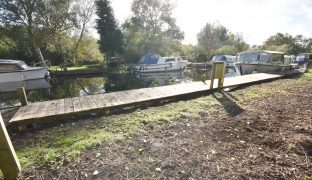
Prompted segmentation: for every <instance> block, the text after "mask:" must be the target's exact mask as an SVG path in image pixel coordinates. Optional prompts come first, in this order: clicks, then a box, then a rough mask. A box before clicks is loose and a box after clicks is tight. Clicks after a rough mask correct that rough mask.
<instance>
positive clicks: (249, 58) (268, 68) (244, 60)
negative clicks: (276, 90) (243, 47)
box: [234, 51, 290, 75]
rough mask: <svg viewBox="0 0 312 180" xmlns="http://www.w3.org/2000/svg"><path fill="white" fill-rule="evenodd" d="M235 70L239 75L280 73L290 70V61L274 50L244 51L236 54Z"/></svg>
mask: <svg viewBox="0 0 312 180" xmlns="http://www.w3.org/2000/svg"><path fill="white" fill-rule="evenodd" d="M234 67H235V70H236V72H237V73H238V74H239V75H246V74H253V73H273V74H281V73H285V72H287V71H289V70H290V62H289V61H285V59H284V54H283V53H282V52H276V51H244V52H242V53H239V54H238V55H237V59H236V63H235V64H234Z"/></svg>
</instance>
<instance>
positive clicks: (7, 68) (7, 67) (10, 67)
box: [0, 64, 20, 72]
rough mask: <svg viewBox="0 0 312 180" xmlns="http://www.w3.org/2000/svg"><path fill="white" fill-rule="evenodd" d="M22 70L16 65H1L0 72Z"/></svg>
mask: <svg viewBox="0 0 312 180" xmlns="http://www.w3.org/2000/svg"><path fill="white" fill-rule="evenodd" d="M18 70H20V69H19V68H18V66H17V65H15V64H1V65H0V72H12V71H18Z"/></svg>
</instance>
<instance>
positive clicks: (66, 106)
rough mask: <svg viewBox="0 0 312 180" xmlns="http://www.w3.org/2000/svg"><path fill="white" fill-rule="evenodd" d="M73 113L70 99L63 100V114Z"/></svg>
mask: <svg viewBox="0 0 312 180" xmlns="http://www.w3.org/2000/svg"><path fill="white" fill-rule="evenodd" d="M71 112H74V104H73V99H72V98H65V99H64V113H71Z"/></svg>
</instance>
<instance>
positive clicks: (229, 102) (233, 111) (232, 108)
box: [212, 91, 244, 117]
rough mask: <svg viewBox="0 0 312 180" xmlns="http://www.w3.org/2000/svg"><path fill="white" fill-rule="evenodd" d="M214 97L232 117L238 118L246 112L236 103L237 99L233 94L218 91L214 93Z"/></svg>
mask: <svg viewBox="0 0 312 180" xmlns="http://www.w3.org/2000/svg"><path fill="white" fill-rule="evenodd" d="M212 96H213V97H214V98H215V99H216V100H217V101H219V102H220V103H221V105H222V106H223V107H224V109H225V111H226V112H227V113H228V114H229V115H230V116H231V117H234V116H237V115H239V114H241V113H243V112H244V109H242V108H241V107H240V106H239V105H238V104H237V103H236V101H237V99H236V97H234V96H233V95H232V94H230V93H227V92H224V91H218V92H215V93H213V94H212Z"/></svg>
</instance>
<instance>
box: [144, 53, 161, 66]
mask: <svg viewBox="0 0 312 180" xmlns="http://www.w3.org/2000/svg"><path fill="white" fill-rule="evenodd" d="M160 58H161V57H160V56H159V55H158V54H147V55H145V56H144V57H142V59H141V60H140V61H139V64H157V62H158V60H159V59H160Z"/></svg>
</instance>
